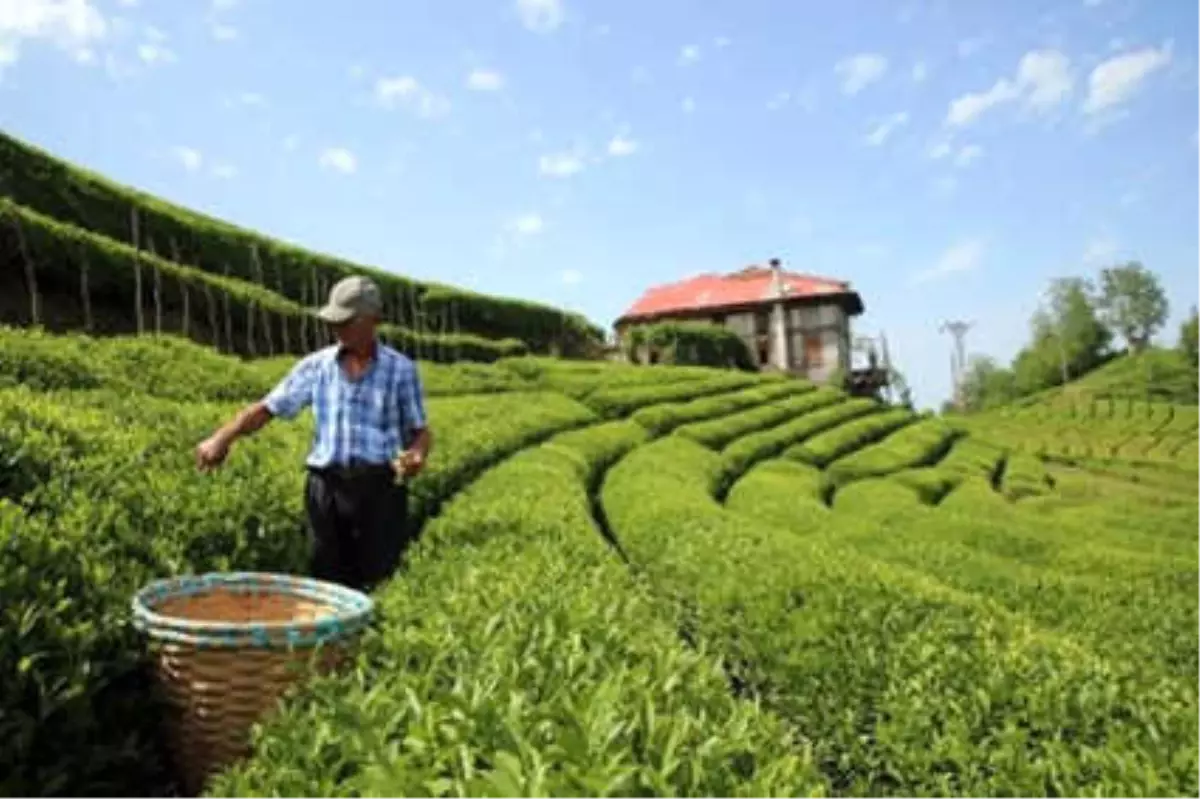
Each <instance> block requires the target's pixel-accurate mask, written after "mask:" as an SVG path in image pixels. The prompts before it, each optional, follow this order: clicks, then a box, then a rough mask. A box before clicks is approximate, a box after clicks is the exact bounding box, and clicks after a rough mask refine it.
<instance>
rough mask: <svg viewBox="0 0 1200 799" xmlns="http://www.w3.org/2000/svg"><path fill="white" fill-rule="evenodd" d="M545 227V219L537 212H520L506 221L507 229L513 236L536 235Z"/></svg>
mask: <svg viewBox="0 0 1200 799" xmlns="http://www.w3.org/2000/svg"><path fill="white" fill-rule="evenodd" d="M545 227H546V221H545V220H544V219H542V215H541V214H538V213H527V214H521V215H520V216H518V217H515V218H514V219H513V220H512V221H511V222H509V223H508V231H509V233H511V234H513V235H514V236H521V237H526V236H536V235H537V234H539V233H541V232H542V231H543V230H544V229H545Z"/></svg>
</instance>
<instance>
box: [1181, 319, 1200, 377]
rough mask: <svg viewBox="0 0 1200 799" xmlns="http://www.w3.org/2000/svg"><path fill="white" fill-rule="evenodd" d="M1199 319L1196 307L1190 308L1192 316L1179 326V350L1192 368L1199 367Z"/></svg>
mask: <svg viewBox="0 0 1200 799" xmlns="http://www.w3.org/2000/svg"><path fill="white" fill-rule="evenodd" d="M1198 334H1200V319H1198V318H1197V312H1196V306H1194V305H1193V306H1192V315H1191V316H1189V317H1188V318H1187V319H1186V320H1185V321H1184V323H1183V324H1182V325H1180V326H1179V350H1180V352H1182V353H1183V354H1184V356H1185V357H1186V358H1187V359H1188V360H1189V361H1190V362H1191V364H1192V366H1200V343H1198V342H1197V335H1198Z"/></svg>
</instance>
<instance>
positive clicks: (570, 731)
mask: <svg viewBox="0 0 1200 799" xmlns="http://www.w3.org/2000/svg"><path fill="white" fill-rule="evenodd" d="M0 343H2V344H3V349H2V350H0V351H2V352H3V355H2V356H0V386H3V387H0V463H2V464H3V465H2V466H0V469H2V471H0V496H2V497H3V498H2V499H0V526H2V527H3V540H4V542H5V545H4V547H3V548H2V549H0V552H2V553H3V554H2V556H0V557H2V558H3V561H2V562H0V568H2V569H3V571H2V572H0V573H3V574H4V577H3V579H2V580H0V598H2V599H3V611H2V612H3V613H4V615H5V624H6V629H10V630H14V631H16V632H15V634H14V635H7V636H6V637H5V641H4V648H3V655H2V662H0V666H2V667H3V668H4V670H5V673H6V674H10V675H16V679H15V680H6V681H5V682H4V684H3V687H2V688H0V691H2V692H3V694H2V699H3V703H2V706H3V707H4V708H5V712H4V714H3V715H2V716H0V735H3V737H4V740H6V741H9V742H11V744H10V745H7V746H6V747H5V748H4V750H3V751H2V752H0V792H4V793H18V792H19V793H66V792H72V793H85V794H96V793H110V792H116V791H128V792H131V793H132V794H134V795H139V794H145V793H146V792H150V791H159V790H164V789H169V787H170V777H169V770H168V768H167V766H166V765H165V761H164V759H163V753H162V751H161V749H160V744H159V736H158V735H157V731H156V730H155V728H154V718H155V710H154V708H153V706H152V705H151V704H150V696H149V694H148V692H147V689H146V684H145V682H144V680H145V672H144V667H143V666H142V664H141V663H140V661H139V649H138V646H139V642H138V639H137V637H136V636H135V635H134V633H133V632H132V630H131V628H130V627H129V624H128V618H127V615H128V613H127V610H128V601H129V597H130V595H131V594H132V593H133V592H134V591H135V590H136V589H137V588H138V587H139V586H140V585H142V584H144V583H145V582H146V581H148V580H150V579H153V578H156V577H160V576H163V575H166V574H176V573H181V572H189V571H207V570H211V569H268V570H278V571H298V570H300V569H301V568H302V566H303V563H304V555H305V539H304V535H303V532H302V529H303V513H302V507H301V496H302V492H301V486H302V481H303V471H302V468H301V462H302V458H303V455H304V452H305V450H306V446H307V443H308V436H309V433H310V431H309V429H308V427H307V422H301V423H297V424H292V425H290V426H287V425H284V424H276V425H272V426H271V427H269V428H268V429H267V430H266V431H264V432H263V433H261V434H259V435H258V436H257V437H256V438H253V439H250V440H248V441H246V442H243V443H242V444H240V445H239V447H238V448H237V449H236V450H235V453H234V455H233V456H232V457H231V460H230V463H229V464H228V466H227V467H226V468H225V469H224V470H223V471H221V472H219V473H217V474H215V475H200V474H198V473H196V471H195V469H194V468H193V466H192V463H191V457H192V446H193V445H194V443H195V442H196V441H197V440H199V438H200V437H201V436H203V435H204V434H205V433H206V432H207V431H208V429H209V428H210V427H211V426H212V425H213V424H214V423H216V422H217V421H218V420H220V419H222V418H223V417H224V416H225V415H226V414H228V413H229V412H230V411H231V410H232V409H233V408H234V407H235V405H236V403H238V402H241V401H245V400H249V399H253V398H256V397H258V396H260V395H261V393H263V392H264V391H265V390H266V389H267V388H268V387H269V386H270V385H271V383H272V382H273V381H274V380H275V379H277V378H278V377H279V376H280V375H281V374H282V373H283V371H284V370H285V369H286V367H287V361H276V360H272V361H263V362H252V363H246V362H241V361H234V360H230V359H226V358H224V357H222V356H217V355H214V354H213V353H211V352H209V351H207V350H205V349H202V348H200V347H196V346H194V345H191V344H187V343H184V342H180V341H175V340H162V341H156V340H153V339H142V340H114V341H92V340H87V339H82V338H74V337H64V338H59V337H53V336H40V335H38V334H35V333H29V332H24V331H20V332H18V331H2V332H0ZM422 373H423V376H424V378H425V384H426V389H427V391H428V393H429V395H430V399H429V401H428V407H429V412H430V415H431V417H432V424H433V426H434V428H435V431H436V436H437V445H436V450H435V453H434V456H433V458H432V459H431V461H430V464H429V468H428V470H427V471H426V472H425V473H424V474H423V475H422V476H421V477H420V478H418V479H417V480H416V481H415V483H414V485H413V489H412V490H413V496H414V509H415V512H416V515H417V517H418V519H419V520H420V522H421V524H422V525H423V533H422V537H421V540H420V542H419V543H418V544H417V546H416V547H415V548H414V550H413V554H412V557H411V560H410V562H409V563H408V564H407V566H406V568H405V570H404V572H403V573H402V574H401V575H399V576H398V577H397V578H396V579H395V580H393V581H392V582H391V583H390V584H388V585H385V586H384V587H382V588H381V589H380V590H379V591H378V592H377V595H376V599H377V601H378V603H379V609H380V619H379V622H378V623H377V624H376V625H375V628H374V629H373V630H372V631H371V633H370V634H369V635H368V636H367V637H366V638H365V640H364V641H363V648H362V652H361V653H360V655H359V656H358V659H357V662H356V664H355V667H354V669H353V670H352V672H351V673H350V674H346V675H342V676H338V677H330V678H325V679H321V680H318V681H315V682H314V683H313V684H312V685H310V686H309V687H308V688H306V690H305V691H304V692H303V693H301V694H299V695H297V696H296V697H294V698H292V699H290V700H289V701H288V702H286V703H285V705H284V707H283V708H282V709H281V710H280V712H279V713H277V714H276V715H275V716H274V717H273V718H271V719H270V720H269V721H268V722H267V723H265V724H264V725H263V727H262V728H261V729H260V730H259V731H258V733H257V736H256V743H255V752H254V754H253V756H252V757H250V758H249V759H248V760H246V761H245V762H243V763H241V764H239V765H238V766H236V767H234V768H232V769H231V770H229V771H228V772H226V773H224V774H222V775H220V776H219V777H218V778H216V779H215V781H214V782H213V784H212V785H211V786H210V787H209V791H210V792H211V793H213V794H215V795H268V794H269V795H331V796H350V795H390V796H395V795H413V794H416V795H438V796H443V795H462V794H469V795H481V794H487V795H495V794H505V795H511V794H519V795H534V794H539V795H545V794H555V795H559V794H572V795H574V794H586V795H646V794H653V795H661V794H670V795H717V796H721V795H729V796H750V795H753V796H761V795H776V794H787V795H797V794H804V795H808V794H827V795H828V794H842V795H847V794H848V795H885V794H886V795H908V796H911V795H918V794H919V795H925V794H957V795H963V794H965V795H992V794H1020V795H1049V794H1068V795H1073V794H1082V793H1089V794H1091V793H1105V794H1121V795H1134V794H1136V795H1144V794H1151V795H1195V794H1196V793H1197V791H1198V790H1200V786H1198V785H1197V767H1198V762H1197V743H1198V734H1200V733H1198V728H1197V710H1198V707H1197V704H1198V703H1197V673H1198V668H1200V666H1198V662H1197V644H1198V638H1197V626H1198V623H1200V614H1198V609H1197V587H1198V576H1200V575H1198V554H1200V553H1198V548H1197V538H1196V529H1197V524H1198V519H1197V493H1196V468H1195V452H1196V450H1195V440H1196V427H1195V418H1196V417H1195V408H1194V407H1190V408H1188V407H1184V406H1172V405H1164V406H1161V407H1160V406H1159V405H1149V404H1145V403H1142V404H1137V403H1134V404H1128V403H1126V405H1124V406H1122V405H1120V403H1116V404H1112V403H1110V404H1109V405H1108V406H1099V405H1098V406H1095V407H1094V408H1093V409H1092V411H1090V412H1089V413H1091V415H1088V416H1080V415H1075V414H1076V412H1077V410H1078V409H1077V408H1076V407H1075V406H1074V405H1072V406H1070V409H1067V408H1064V407H1061V406H1057V405H1055V404H1053V403H1052V402H1050V401H1049V400H1047V402H1046V403H1045V404H1042V405H1039V406H1037V407H1032V408H1024V409H1021V410H1017V411H1012V412H1005V413H999V412H998V413H997V414H995V415H994V416H993V417H989V418H988V419H986V420H982V419H981V420H980V421H979V422H978V423H977V422H975V421H974V420H971V419H968V420H965V421H964V420H954V421H950V420H946V419H942V418H939V417H932V416H922V415H918V414H913V413H911V412H909V411H905V410H902V409H893V408H888V407H885V406H882V405H879V404H877V403H873V402H870V401H865V400H861V399H852V398H848V397H846V396H844V395H843V394H841V393H840V392H836V391H833V390H830V389H827V388H822V387H817V386H813V385H809V384H807V383H804V382H801V381H795V380H789V379H782V378H778V377H767V376H762V375H749V374H735V373H730V372H718V371H710V370H704V369H698V368H696V369H684V368H675V367H659V366H656V367H626V366H618V365H612V364H597V363H589V362H566V361H555V360H551V359H541V358H527V357H526V358H515V359H502V360H500V361H498V362H497V363H495V364H489V365H481V364H474V365H469V366H459V365H433V364H422ZM1079 412H1080V413H1082V411H1079ZM1187 419H1190V420H1191V422H1190V424H1191V427H1190V428H1189V427H1187V424H1188V422H1187V421H1186V420H1187ZM1072 420H1077V421H1072ZM1088 429H1091V430H1093V431H1094V434H1093V435H1090V436H1084V435H1083V433H1084V431H1085V430H1088ZM1189 436H1190V442H1191V443H1190V445H1189V444H1188V440H1189V438H1188V437H1189ZM1139 437H1148V438H1146V439H1145V441H1147V442H1148V441H1149V439H1150V438H1152V439H1153V442H1152V443H1139V444H1136V445H1135V444H1133V443H1131V442H1132V441H1133V440H1134V439H1139ZM1139 440H1140V439H1139ZM1164 441H1169V443H1163V442H1164ZM1034 442H1036V443H1034ZM1082 444H1086V445H1087V447H1088V448H1087V450H1086V452H1084V451H1082V450H1080V451H1078V452H1077V451H1076V449H1075V447H1077V446H1080V445H1082ZM1189 446H1190V447H1191V449H1190V450H1188V447H1189ZM1059 448H1061V450H1060V449H1059ZM1189 452H1190V455H1189ZM1154 453H1158V455H1159V457H1155V456H1154ZM1125 454H1129V455H1130V457H1128V458H1125V459H1122V456H1123V455H1125ZM1046 455H1062V456H1064V458H1059V459H1051V460H1047V459H1045V458H1044V457H1042V456H1046ZM1066 456H1069V458H1070V459H1071V462H1070V463H1068V462H1067V460H1066ZM1189 457H1190V458H1191V459H1190V461H1189ZM1151 462H1152V463H1151Z"/></svg>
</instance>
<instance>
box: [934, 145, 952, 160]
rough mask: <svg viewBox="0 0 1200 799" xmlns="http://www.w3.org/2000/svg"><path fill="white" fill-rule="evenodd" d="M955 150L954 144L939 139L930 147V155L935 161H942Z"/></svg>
mask: <svg viewBox="0 0 1200 799" xmlns="http://www.w3.org/2000/svg"><path fill="white" fill-rule="evenodd" d="M952 152H954V146H953V145H951V144H950V142H948V141H939V142H938V143H937V144H934V145H933V146H931V147H930V148H929V157H930V158H932V159H933V160H934V161H940V160H941V159H943V158H945V157H946V156H948V155H950V154H951V153H952Z"/></svg>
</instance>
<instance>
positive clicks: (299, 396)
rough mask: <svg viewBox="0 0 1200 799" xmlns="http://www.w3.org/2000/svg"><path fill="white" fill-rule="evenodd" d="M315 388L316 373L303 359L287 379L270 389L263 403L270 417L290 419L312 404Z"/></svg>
mask: <svg viewBox="0 0 1200 799" xmlns="http://www.w3.org/2000/svg"><path fill="white" fill-rule="evenodd" d="M315 387H316V371H315V369H314V365H313V361H312V359H310V358H305V359H304V360H302V361H300V363H298V364H296V365H295V366H294V367H292V371H291V372H289V373H288V375H287V377H285V378H284V379H283V380H280V381H279V384H278V385H276V386H275V388H273V389H271V393H269V394H267V396H266V398H265V399H264V400H263V403H264V404H265V405H266V406H267V410H268V411H270V412H271V415H272V416H278V417H281V418H283V419H292V418H294V417H295V416H296V414H298V413H300V411H302V410H304V409H305V408H307V407H308V406H309V405H311V404H312V401H313V390H314V388H315Z"/></svg>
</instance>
